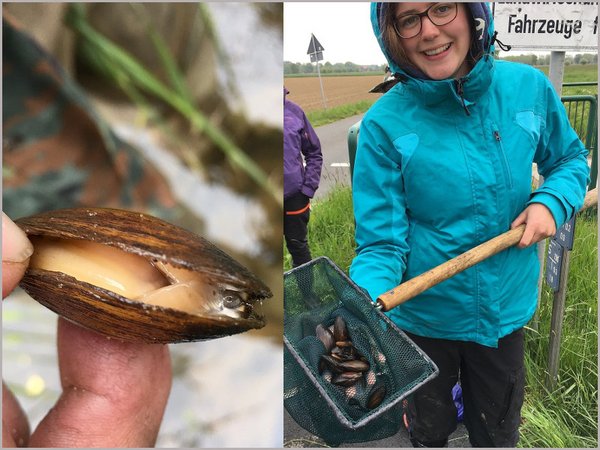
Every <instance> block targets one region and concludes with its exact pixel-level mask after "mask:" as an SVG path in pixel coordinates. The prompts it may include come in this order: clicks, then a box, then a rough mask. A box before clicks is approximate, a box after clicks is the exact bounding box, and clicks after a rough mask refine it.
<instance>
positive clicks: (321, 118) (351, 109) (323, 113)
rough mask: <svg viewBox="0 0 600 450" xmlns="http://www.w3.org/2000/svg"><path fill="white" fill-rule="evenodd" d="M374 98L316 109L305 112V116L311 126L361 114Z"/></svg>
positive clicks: (318, 125) (373, 101)
mask: <svg viewBox="0 0 600 450" xmlns="http://www.w3.org/2000/svg"><path fill="white" fill-rule="evenodd" d="M375 100H377V99H376V98H373V100H361V101H360V102H356V103H348V104H346V105H341V106H334V107H333V108H328V109H317V110H315V111H310V112H307V113H306V117H308V120H310V123H311V124H312V126H313V127H320V126H322V125H327V124H328V123H333V122H337V121H338V120H342V119H345V118H347V117H352V116H355V115H357V114H363V113H364V112H366V111H367V110H368V109H369V108H370V107H371V105H372V104H373V103H375Z"/></svg>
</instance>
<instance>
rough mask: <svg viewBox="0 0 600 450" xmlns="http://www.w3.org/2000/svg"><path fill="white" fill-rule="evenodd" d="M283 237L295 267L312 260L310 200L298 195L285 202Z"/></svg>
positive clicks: (300, 194)
mask: <svg viewBox="0 0 600 450" xmlns="http://www.w3.org/2000/svg"><path fill="white" fill-rule="evenodd" d="M283 211H284V213H283V214H284V215H283V235H284V237H285V244H286V246H287V249H288V251H289V252H290V255H292V263H293V264H292V265H293V266H294V267H296V266H299V265H300V264H304V263H306V262H308V261H310V260H311V259H312V257H311V255H310V249H309V248H308V239H307V234H308V220H309V218H310V199H309V198H308V197H307V196H305V195H303V194H302V193H298V194H296V195H293V196H291V197H290V198H286V199H284V200H283Z"/></svg>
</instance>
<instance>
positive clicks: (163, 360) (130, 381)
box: [30, 318, 171, 447]
mask: <svg viewBox="0 0 600 450" xmlns="http://www.w3.org/2000/svg"><path fill="white" fill-rule="evenodd" d="M57 341H58V358H59V367H60V378H61V385H62V389H63V392H62V395H61V396H60V398H59V400H58V402H57V404H56V406H55V407H54V408H52V410H50V412H49V413H48V415H47V416H46V417H45V418H44V419H43V420H42V422H41V423H40V425H39V426H38V428H37V429H36V430H35V431H34V432H33V434H32V436H31V441H30V444H31V445H32V446H39V447H42V446H50V447H98V446H100V447H152V446H154V443H155V442H156V438H157V435H158V430H159V428H160V423H161V421H162V417H163V413H164V410H165V407H166V403H167V399H168V396H169V391H170V388H171V361H170V357H169V349H168V347H167V346H166V345H159V344H135V343H126V342H122V341H120V340H117V339H110V338H106V337H104V336H102V335H100V334H97V333H95V332H93V331H90V330H86V329H84V328H81V327H79V326H77V325H75V324H72V323H70V322H67V321H66V320H64V319H62V318H59V324H58V338H57Z"/></svg>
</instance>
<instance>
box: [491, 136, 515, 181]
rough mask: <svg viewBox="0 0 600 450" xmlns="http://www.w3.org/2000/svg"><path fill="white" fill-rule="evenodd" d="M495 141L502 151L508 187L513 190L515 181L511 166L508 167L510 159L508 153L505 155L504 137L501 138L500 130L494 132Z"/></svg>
mask: <svg viewBox="0 0 600 450" xmlns="http://www.w3.org/2000/svg"><path fill="white" fill-rule="evenodd" d="M494 139H496V142H497V143H498V149H499V150H500V155H501V157H502V158H501V161H502V163H503V164H502V166H503V168H504V176H505V177H506V180H507V182H508V187H509V188H511V189H512V187H513V181H512V176H511V173H510V166H509V165H508V159H507V158H506V153H504V146H503V145H502V137H501V136H500V132H499V131H498V130H494Z"/></svg>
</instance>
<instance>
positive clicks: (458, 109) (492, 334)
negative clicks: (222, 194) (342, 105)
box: [350, 4, 589, 347]
mask: <svg viewBox="0 0 600 450" xmlns="http://www.w3.org/2000/svg"><path fill="white" fill-rule="evenodd" d="M479 5H482V4H479ZM484 6H485V7H486V8H487V5H484ZM372 11H373V14H372V22H373V27H374V29H375V33H376V36H379V24H378V20H377V6H376V4H373V5H372ZM487 33H489V35H488V37H489V38H491V36H492V33H493V23H492V21H491V18H489V19H488V26H487ZM490 41H491V42H490ZM492 43H493V39H488V43H487V45H486V54H485V55H484V56H483V57H482V58H481V59H479V61H478V62H477V63H476V65H475V66H474V67H473V69H472V70H471V72H470V73H469V74H468V75H466V76H465V77H464V78H463V79H461V80H458V81H456V80H443V81H431V80H424V79H420V78H415V77H414V76H411V75H408V73H407V72H406V71H404V70H403V69H402V68H400V67H398V66H397V65H396V64H395V63H394V62H393V61H392V60H391V59H390V58H389V57H388V63H389V64H390V67H391V68H392V70H393V71H394V72H395V73H397V76H399V77H401V78H402V79H403V81H402V82H401V83H398V84H397V85H396V86H394V87H393V88H392V89H391V90H390V91H388V92H387V93H386V94H385V95H383V96H382V97H381V98H380V99H379V100H378V101H377V102H376V103H375V104H374V105H373V106H372V107H371V109H369V111H368V112H367V113H366V114H365V116H364V118H363V120H362V123H361V127H360V134H359V140H358V148H357V154H356V160H355V165H354V175H353V201H354V215H355V221H356V243H357V248H356V257H355V258H354V260H353V262H352V265H351V267H350V276H351V278H352V279H353V280H354V281H355V282H356V283H357V284H358V285H359V286H361V287H362V288H364V289H366V290H367V291H368V292H369V294H370V296H371V297H372V298H373V299H375V298H376V297H377V296H378V295H380V294H382V293H384V292H386V291H388V290H390V289H392V288H393V287H395V286H397V285H398V284H400V283H401V282H402V281H406V280H408V279H410V278H413V277H415V276H417V275H419V274H421V273H423V272H425V271H427V270H429V269H431V268H433V267H435V266H437V265H439V264H441V263H443V262H445V261H447V260H448V259H450V258H453V257H455V256H458V255H459V254H461V253H463V252H465V251H467V250H469V249H471V248H473V247H475V246H476V245H478V244H481V243H483V242H485V241H487V240H489V239H491V238H493V237H495V236H497V235H499V234H501V233H503V232H505V231H507V230H509V229H510V224H511V222H512V221H513V220H514V219H515V218H516V217H517V215H519V213H521V212H522V211H523V209H525V207H526V206H527V205H528V204H530V203H532V202H538V203H542V204H544V205H546V206H547V207H548V208H549V209H550V211H551V212H552V214H553V216H554V219H555V221H556V225H557V227H559V226H561V225H562V224H563V223H564V222H565V221H567V220H568V219H570V218H571V217H572V216H573V215H574V214H575V212H576V211H577V210H579V209H580V208H581V206H582V204H583V198H584V196H585V192H586V184H587V183H588V181H589V178H588V175H589V168H588V164H587V159H586V155H587V151H586V150H585V148H584V146H583V144H582V143H581V141H580V140H579V139H578V137H577V135H576V133H575V132H574V131H573V129H572V128H571V126H570V124H569V121H568V118H567V116H566V113H565V110H564V107H563V106H562V103H561V100H560V98H559V97H558V96H557V95H556V93H555V91H554V90H553V88H552V85H551V84H550V83H549V81H548V79H547V78H546V76H545V75H544V74H543V73H542V72H540V71H538V70H536V69H534V68H532V67H530V66H527V65H523V64H516V63H510V62H504V61H495V60H494V58H493V57H492V55H493V44H492ZM380 45H381V46H382V48H383V44H382V43H381V42H380ZM383 49H384V53H386V52H385V48H383ZM461 90H462V92H463V94H462V98H461V95H460V91H461ZM533 162H535V163H537V167H538V171H539V173H540V174H541V175H542V176H543V177H544V183H543V185H542V186H541V187H540V188H539V189H537V190H535V191H534V192H532V187H531V186H532V184H531V181H532V176H531V167H532V163H533ZM538 273H539V263H538V260H537V252H536V246H535V245H533V246H530V247H528V248H525V249H518V248H516V247H513V248H510V249H508V250H505V251H503V252H501V253H499V254H498V255H496V256H493V257H491V258H488V259H487V260H485V261H483V262H481V263H479V264H477V265H475V266H473V267H472V268H470V269H468V270H466V271H464V272H462V273H460V274H458V275H456V276H454V277H453V278H451V279H449V280H447V281H445V282H443V283H440V284H439V285H437V286H434V287H433V288H431V289H429V290H427V291H425V292H424V293H422V294H420V295H418V296H417V297H414V298H413V299H411V300H409V301H408V302H406V303H404V304H403V305H400V306H398V307H396V308H394V309H392V310H391V311H389V312H388V313H387V314H388V315H389V316H390V318H391V319H392V320H393V321H394V322H395V323H396V324H397V325H398V326H399V327H400V328H401V329H404V330H407V331H409V332H411V333H414V334H417V335H420V336H428V337H435V338H444V339H452V340H462V341H473V342H477V343H480V344H483V345H486V346H490V347H496V346H497V343H498V339H499V338H501V337H503V336H506V335H507V334H510V333H511V332H513V331H514V330H516V329H518V328H520V327H522V326H524V325H525V324H526V323H527V322H528V321H529V319H530V318H531V317H532V315H533V313H534V311H535V309H536V305H537V278H538Z"/></svg>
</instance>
